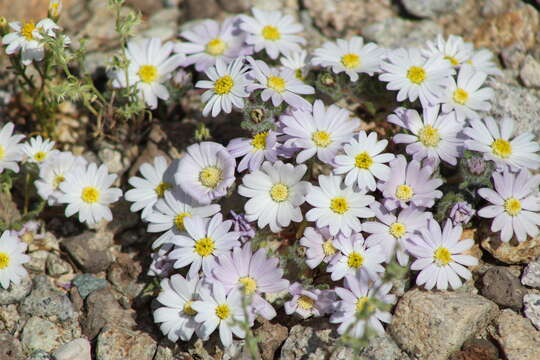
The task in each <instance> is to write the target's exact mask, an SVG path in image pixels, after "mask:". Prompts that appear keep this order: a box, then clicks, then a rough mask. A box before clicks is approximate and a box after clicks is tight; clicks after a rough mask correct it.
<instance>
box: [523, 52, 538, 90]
mask: <svg viewBox="0 0 540 360" xmlns="http://www.w3.org/2000/svg"><path fill="white" fill-rule="evenodd" d="M519 77H520V79H521V81H522V82H523V84H524V85H525V86H526V87H536V88H538V87H540V62H538V61H537V60H536V59H535V58H533V57H532V56H530V55H527V57H526V58H525V62H524V63H523V66H522V67H521V71H520V72H519Z"/></svg>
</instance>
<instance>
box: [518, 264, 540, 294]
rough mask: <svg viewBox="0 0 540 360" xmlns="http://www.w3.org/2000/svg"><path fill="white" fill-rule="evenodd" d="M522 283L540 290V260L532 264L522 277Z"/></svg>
mask: <svg viewBox="0 0 540 360" xmlns="http://www.w3.org/2000/svg"><path fill="white" fill-rule="evenodd" d="M521 283H522V284H523V285H527V286H530V287H533V288H537V289H540V258H538V259H536V260H535V261H532V262H530V263H529V264H528V265H527V267H526V268H525V270H523V275H522V276H521Z"/></svg>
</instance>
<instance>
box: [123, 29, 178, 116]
mask: <svg viewBox="0 0 540 360" xmlns="http://www.w3.org/2000/svg"><path fill="white" fill-rule="evenodd" d="M173 46H174V45H173V43H172V42H167V43H165V44H161V40H160V39H158V38H151V39H143V40H132V41H130V42H128V44H127V49H126V57H127V59H128V60H129V66H128V69H127V78H126V71H124V70H123V69H120V70H117V71H116V72H115V73H114V80H113V86H114V87H117V88H123V87H128V86H134V85H135V86H137V89H138V90H139V95H140V97H141V98H142V99H143V100H144V101H145V103H146V104H147V105H148V106H149V107H150V108H151V109H155V108H157V103H158V102H157V101H158V98H159V99H162V100H167V99H169V91H168V90H167V88H166V87H165V86H164V85H163V83H164V82H165V81H167V80H168V79H169V78H171V76H172V74H171V73H172V72H173V71H174V70H176V68H178V67H179V66H180V64H181V63H182V61H183V60H184V58H185V56H184V55H183V54H175V55H172V51H173Z"/></svg>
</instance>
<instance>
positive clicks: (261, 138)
mask: <svg viewBox="0 0 540 360" xmlns="http://www.w3.org/2000/svg"><path fill="white" fill-rule="evenodd" d="M267 137H268V131H264V132H260V133H258V134H257V135H255V136H254V137H253V140H251V146H253V149H255V150H263V149H264V148H265V147H266V138H267Z"/></svg>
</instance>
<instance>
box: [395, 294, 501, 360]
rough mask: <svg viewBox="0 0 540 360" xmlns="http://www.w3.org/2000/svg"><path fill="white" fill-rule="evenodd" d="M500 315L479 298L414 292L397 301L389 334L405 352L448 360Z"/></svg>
mask: <svg viewBox="0 0 540 360" xmlns="http://www.w3.org/2000/svg"><path fill="white" fill-rule="evenodd" d="M498 312H499V309H498V307H497V305H496V304H495V303H493V302H491V301H489V300H487V299H486V298H484V297H482V296H479V295H473V294H468V293H457V292H426V291H422V290H419V289H414V290H410V291H408V292H407V293H405V295H404V296H403V297H402V298H401V299H400V301H399V302H398V304H397V307H396V309H395V313H394V317H393V320H392V323H391V324H390V327H389V331H390V333H391V335H392V336H393V338H394V339H395V340H396V342H397V344H398V345H399V346H400V347H401V348H402V349H403V350H404V351H406V352H408V353H410V354H415V356H417V357H419V358H422V359H424V358H429V359H430V360H439V359H440V360H445V359H448V356H449V355H450V354H451V353H453V352H454V351H457V350H459V349H460V348H461V346H462V345H463V343H464V342H465V340H467V339H468V338H470V337H471V336H473V335H475V334H476V333H478V332H479V331H481V330H482V329H484V328H485V327H486V326H487V324H489V323H490V322H491V320H493V319H494V318H495V317H496V316H497V314H498Z"/></svg>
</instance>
